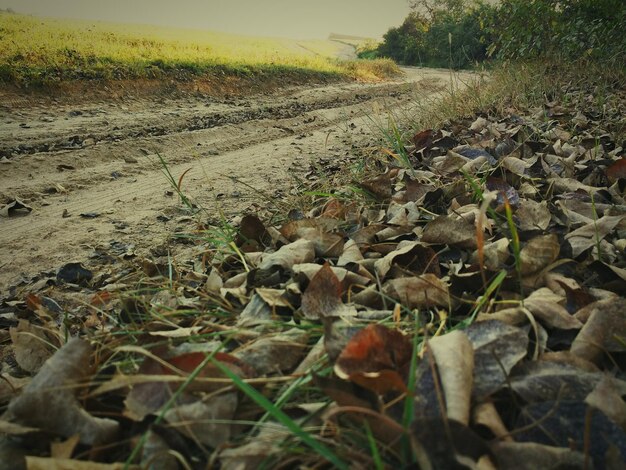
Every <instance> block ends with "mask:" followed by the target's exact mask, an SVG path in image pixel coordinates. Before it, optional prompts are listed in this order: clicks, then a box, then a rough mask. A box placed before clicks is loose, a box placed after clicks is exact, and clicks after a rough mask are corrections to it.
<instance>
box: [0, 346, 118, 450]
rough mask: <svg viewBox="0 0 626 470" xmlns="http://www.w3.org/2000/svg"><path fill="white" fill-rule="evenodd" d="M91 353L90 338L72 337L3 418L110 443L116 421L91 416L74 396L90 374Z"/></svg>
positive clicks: (84, 440)
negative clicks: (85, 339) (86, 339)
mask: <svg viewBox="0 0 626 470" xmlns="http://www.w3.org/2000/svg"><path fill="white" fill-rule="evenodd" d="M91 352H92V350H91V346H90V345H89V343H88V342H87V341H84V340H80V339H71V340H70V341H69V342H68V343H67V344H66V345H64V346H63V347H62V348H61V349H59V350H58V351H57V352H56V353H55V354H54V355H53V356H52V357H51V358H50V359H49V360H48V361H46V363H45V364H44V365H43V367H42V368H41V370H40V371H39V373H38V374H37V375H36V376H35V377H34V378H33V380H32V382H31V383H30V384H28V385H27V386H26V388H25V389H24V391H23V392H22V394H21V395H20V396H18V397H17V398H15V399H14V400H12V401H11V403H9V407H8V409H7V412H6V413H5V416H4V418H5V419H7V420H9V421H11V422H14V423H17V424H21V425H24V426H33V427H37V428H40V429H42V430H45V431H48V432H51V433H53V434H58V435H61V436H63V437H71V436H73V435H75V434H79V435H80V442H81V443H82V444H89V445H94V444H104V443H108V442H111V441H112V440H113V439H114V438H115V436H116V434H117V432H118V427H119V425H118V423H117V421H113V420H112V419H107V418H95V417H93V416H91V415H90V414H89V413H87V411H85V409H83V408H82V407H81V405H80V404H79V402H78V400H77V399H76V396H75V394H76V393H77V391H78V389H79V386H80V385H81V384H82V383H84V380H85V379H86V378H87V376H88V374H89V371H90V361H91Z"/></svg>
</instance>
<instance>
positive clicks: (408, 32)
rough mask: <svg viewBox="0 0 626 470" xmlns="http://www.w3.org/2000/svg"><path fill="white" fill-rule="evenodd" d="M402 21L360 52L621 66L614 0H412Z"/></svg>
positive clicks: (455, 63)
mask: <svg viewBox="0 0 626 470" xmlns="http://www.w3.org/2000/svg"><path fill="white" fill-rule="evenodd" d="M412 3H413V6H414V10H413V11H412V13H411V14H410V15H409V16H408V17H407V18H406V19H405V20H404V22H403V23H402V25H400V26H398V27H395V28H391V29H389V31H387V33H386V34H385V35H384V38H383V41H382V42H381V43H380V44H378V45H375V46H374V45H370V47H369V48H364V49H362V50H361V51H360V55H361V56H362V57H389V58H392V59H394V60H395V61H397V62H398V63H401V64H405V65H421V66H427V67H446V68H447V67H451V68H455V69H457V68H471V67H476V66H479V65H480V64H482V63H484V62H485V61H487V60H500V61H502V60H512V59H513V60H528V59H536V58H549V59H550V60H551V61H559V62H560V61H570V60H578V59H587V60H592V61H602V62H604V63H607V65H608V64H610V65H611V66H613V67H616V68H621V69H623V68H624V67H625V65H624V64H626V39H625V37H624V34H623V25H624V23H625V22H626V4H625V3H624V2H623V1H621V0H562V1H554V0H530V1H526V0H502V1H499V2H493V1H492V2H485V1H480V0H479V1H468V0H415V1H413V2H412Z"/></svg>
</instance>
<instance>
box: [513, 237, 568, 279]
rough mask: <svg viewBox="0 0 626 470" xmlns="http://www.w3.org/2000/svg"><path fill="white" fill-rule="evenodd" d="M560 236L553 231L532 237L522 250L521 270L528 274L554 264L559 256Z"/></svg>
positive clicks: (524, 274) (523, 273)
mask: <svg viewBox="0 0 626 470" xmlns="http://www.w3.org/2000/svg"><path fill="white" fill-rule="evenodd" d="M560 250H561V246H560V244H559V239H558V237H557V236H556V235H555V234H553V233H551V234H549V235H540V236H538V237H535V238H532V239H531V240H530V241H529V242H528V243H526V245H524V248H522V250H521V252H520V270H521V273H522V275H523V276H527V275H530V274H533V273H536V272H538V271H541V270H542V269H544V268H545V267H547V266H549V265H550V264H552V263H553V262H554V261H555V260H556V259H557V258H558V256H559V251H560Z"/></svg>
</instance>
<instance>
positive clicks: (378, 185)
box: [360, 173, 391, 201]
mask: <svg viewBox="0 0 626 470" xmlns="http://www.w3.org/2000/svg"><path fill="white" fill-rule="evenodd" d="M360 185H361V187H362V188H363V189H365V190H366V191H368V192H370V193H371V194H372V195H373V196H375V197H376V198H377V199H380V200H381V201H388V200H389V199H391V178H390V176H389V173H385V174H383V175H380V176H376V177H374V178H369V179H366V180H364V181H361V182H360Z"/></svg>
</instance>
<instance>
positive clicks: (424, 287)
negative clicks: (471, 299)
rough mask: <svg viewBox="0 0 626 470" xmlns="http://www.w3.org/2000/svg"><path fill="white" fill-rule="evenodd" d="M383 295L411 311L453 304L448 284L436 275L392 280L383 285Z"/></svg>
mask: <svg viewBox="0 0 626 470" xmlns="http://www.w3.org/2000/svg"><path fill="white" fill-rule="evenodd" d="M383 293H384V294H385V295H388V296H389V297H391V298H392V299H394V300H397V301H398V302H400V303H401V304H402V305H404V306H405V307H406V308H408V309H410V310H413V309H415V308H427V307H434V306H440V307H449V306H450V305H451V304H452V303H453V302H452V298H451V297H450V293H449V292H448V286H447V284H446V283H444V282H443V281H442V280H441V279H439V278H437V276H435V275H434V274H423V275H421V276H415V277H402V278H398V279H391V280H389V281H387V282H386V283H385V284H384V285H383Z"/></svg>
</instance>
